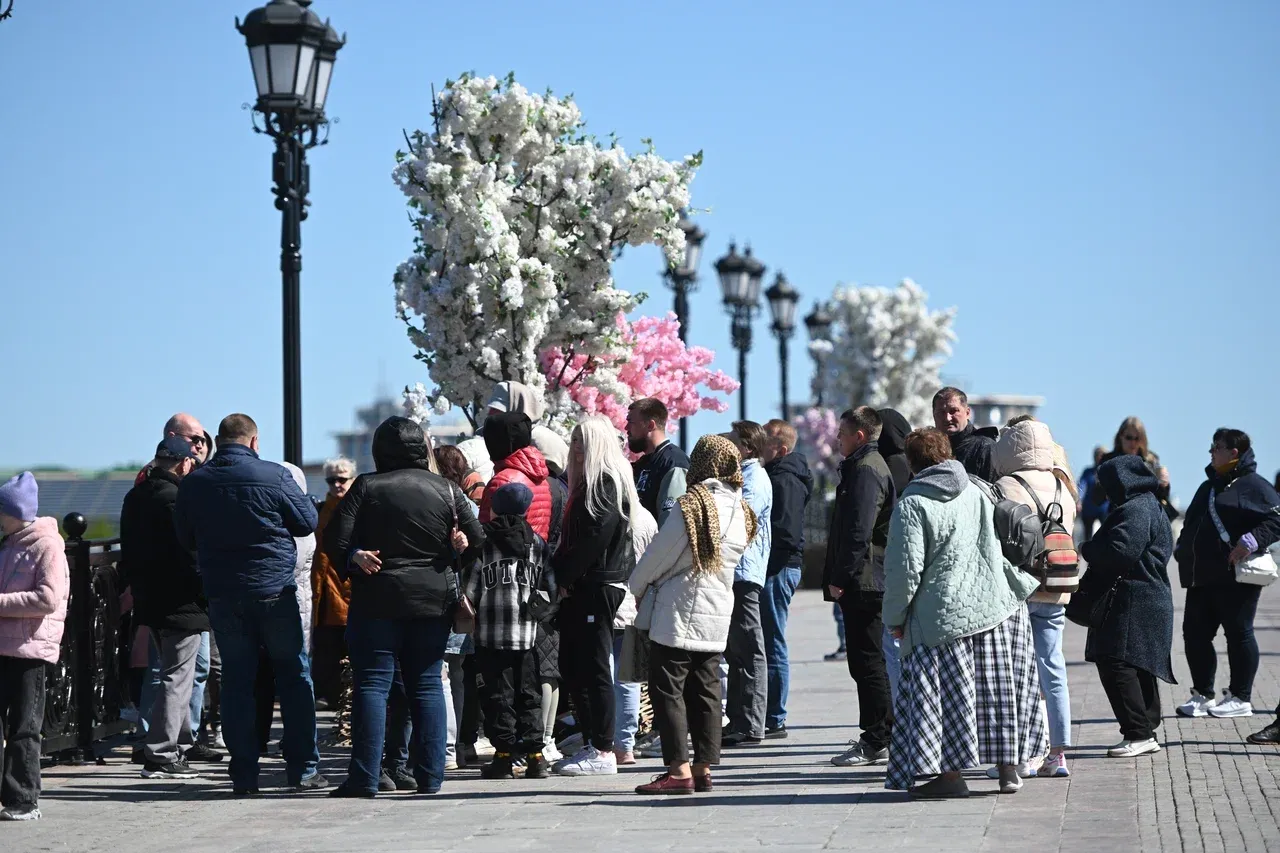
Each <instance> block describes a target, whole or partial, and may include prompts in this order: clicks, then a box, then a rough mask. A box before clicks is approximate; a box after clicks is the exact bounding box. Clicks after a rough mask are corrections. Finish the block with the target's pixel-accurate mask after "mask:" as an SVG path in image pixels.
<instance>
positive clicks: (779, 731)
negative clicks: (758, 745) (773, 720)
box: [764, 723, 788, 740]
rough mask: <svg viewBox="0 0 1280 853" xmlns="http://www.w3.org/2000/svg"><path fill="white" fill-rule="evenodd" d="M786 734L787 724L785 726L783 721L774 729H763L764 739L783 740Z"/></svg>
mask: <svg viewBox="0 0 1280 853" xmlns="http://www.w3.org/2000/svg"><path fill="white" fill-rule="evenodd" d="M787 736H788V735H787V726H786V724H785V723H783V724H782V725H780V726H778V727H777V728H776V729H765V730H764V739H765V740H784V739H786V738H787Z"/></svg>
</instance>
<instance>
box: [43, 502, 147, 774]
mask: <svg viewBox="0 0 1280 853" xmlns="http://www.w3.org/2000/svg"><path fill="white" fill-rule="evenodd" d="M62 527H63V530H65V531H66V533H67V536H68V539H67V543H66V548H67V564H68V566H69V567H70V570H71V595H70V598H69V599H68V601H67V621H66V626H65V628H64V630H63V633H62V654H61V656H60V657H59V659H58V662H57V663H56V664H49V665H48V671H47V672H46V674H45V693H46V695H45V709H44V728H43V741H42V745H41V750H42V752H43V753H44V754H45V755H49V756H53V757H54V758H56V759H57V760H60V761H75V762H78V761H91V760H93V759H94V758H95V744H96V743H97V742H98V741H101V740H103V739H105V738H109V737H112V736H113V735H117V734H121V733H122V732H125V731H127V730H128V729H129V728H130V727H131V724H130V723H129V722H127V721H125V720H122V719H120V708H121V706H122V705H123V704H124V701H125V699H126V698H127V696H128V678H127V673H128V661H129V646H130V640H131V631H130V626H129V624H128V620H122V618H121V614H120V591H121V590H120V572H119V567H118V564H119V562H120V540H119V539H106V540H102V541H98V542H94V541H92V540H88V539H85V538H83V537H84V534H85V532H86V531H87V530H88V525H87V524H86V523H85V520H84V516H82V515H80V514H79V513H71V514H70V515H68V516H67V517H66V518H64V519H63V520H62Z"/></svg>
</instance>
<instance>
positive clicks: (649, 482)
mask: <svg viewBox="0 0 1280 853" xmlns="http://www.w3.org/2000/svg"><path fill="white" fill-rule="evenodd" d="M627 448H628V449H629V450H630V451H631V452H632V453H642V454H644V455H643V456H641V457H640V459H638V460H636V461H635V462H634V463H633V464H632V466H631V471H632V474H634V475H635V478H636V491H637V492H639V494H640V505H641V506H643V507H644V508H645V509H647V510H649V513H650V514H651V515H652V516H653V517H654V518H656V519H657V520H658V526H659V527H661V526H662V523H663V522H664V521H666V520H667V515H668V514H669V513H670V512H671V508H672V507H674V506H675V504H676V498H678V497H680V496H681V495H683V494H684V493H685V472H686V471H688V470H689V457H688V456H686V455H685V452H684V451H683V450H681V449H680V448H679V447H677V446H676V445H674V444H672V443H671V441H670V439H668V438H667V407H666V406H665V405H663V403H662V401H661V400H657V399H654V398H653V397H645V398H644V399H642V400H636V401H635V402H634V403H632V404H631V406H630V408H628V409H627Z"/></svg>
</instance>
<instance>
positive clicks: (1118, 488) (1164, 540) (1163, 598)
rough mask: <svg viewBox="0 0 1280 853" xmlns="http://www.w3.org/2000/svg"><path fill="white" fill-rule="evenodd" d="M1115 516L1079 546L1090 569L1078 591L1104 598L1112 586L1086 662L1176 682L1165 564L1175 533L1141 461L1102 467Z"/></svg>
mask: <svg viewBox="0 0 1280 853" xmlns="http://www.w3.org/2000/svg"><path fill="white" fill-rule="evenodd" d="M1098 482H1099V483H1101V484H1102V488H1104V489H1106V492H1107V499H1108V500H1110V501H1111V513H1110V514H1109V515H1108V516H1107V519H1106V521H1104V522H1103V523H1102V527H1100V528H1098V532H1097V533H1095V534H1094V536H1093V539H1091V540H1090V541H1088V542H1085V543H1084V544H1083V545H1081V546H1080V554H1081V556H1083V557H1084V558H1085V560H1087V561H1088V563H1089V570H1088V571H1087V572H1085V573H1084V577H1083V578H1082V579H1081V581H1080V591H1081V592H1082V593H1084V594H1086V595H1088V596H1089V597H1090V598H1091V599H1092V600H1096V601H1100V600H1102V599H1103V598H1104V597H1105V595H1106V593H1107V590H1109V589H1112V588H1114V590H1115V594H1114V597H1113V598H1112V600H1111V605H1110V606H1109V607H1108V608H1107V609H1106V613H1105V614H1103V616H1102V618H1101V619H1100V620H1099V621H1098V623H1097V624H1095V625H1091V626H1090V627H1089V637H1088V639H1087V640H1086V641H1085V649H1084V658H1085V660H1087V661H1089V662H1090V663H1096V662H1098V661H1099V660H1102V659H1103V658H1115V659H1118V660H1121V661H1123V662H1124V663H1127V664H1129V665H1130V666H1134V667H1137V668H1138V669H1142V670H1146V671H1147V672H1149V673H1151V674H1152V675H1154V676H1155V677H1156V678H1159V679H1161V680H1163V681H1167V682H1169V683H1170V684H1177V681H1175V680H1174V677H1173V666H1172V661H1171V659H1170V651H1171V650H1172V648H1173V595H1172V593H1171V592H1170V590H1169V574H1168V571H1167V569H1166V566H1167V565H1168V563H1169V557H1170V556H1172V553H1173V530H1172V528H1171V527H1170V526H1169V517H1168V516H1167V515H1166V514H1165V512H1164V509H1163V508H1162V507H1161V505H1160V501H1159V499H1158V498H1157V497H1156V491H1157V489H1158V488H1159V487H1160V481H1159V480H1158V479H1157V478H1156V476H1155V475H1154V474H1152V473H1151V469H1150V468H1149V467H1147V464H1146V463H1145V462H1144V461H1143V460H1142V459H1140V458H1139V457H1137V456H1131V455H1125V456H1117V457H1116V458H1114V459H1112V460H1111V461H1110V462H1104V463H1103V464H1102V465H1101V466H1099V467H1098Z"/></svg>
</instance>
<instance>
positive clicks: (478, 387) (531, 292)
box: [394, 75, 702, 423]
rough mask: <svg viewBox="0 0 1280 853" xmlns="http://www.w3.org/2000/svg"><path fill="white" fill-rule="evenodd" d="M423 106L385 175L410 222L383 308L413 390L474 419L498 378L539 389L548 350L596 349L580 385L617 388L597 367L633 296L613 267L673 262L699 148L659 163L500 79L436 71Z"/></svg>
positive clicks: (620, 356)
mask: <svg viewBox="0 0 1280 853" xmlns="http://www.w3.org/2000/svg"><path fill="white" fill-rule="evenodd" d="M432 117H433V120H434V121H433V126H432V128H431V129H430V130H428V131H421V130H419V131H414V132H413V133H409V134H406V140H407V142H408V150H406V151H400V152H397V155H396V160H397V166H396V169H395V172H394V177H395V181H396V183H397V185H398V186H399V187H400V188H401V190H402V191H403V192H404V194H405V195H406V196H407V197H408V204H409V209H410V220H411V222H412V225H413V228H414V232H415V235H414V253H413V255H412V257H410V258H409V259H408V260H407V261H405V262H404V263H402V264H401V265H400V267H399V269H397V271H396V274H395V285H396V310H397V312H398V314H399V316H400V317H401V318H402V319H404V321H405V322H406V324H407V325H408V327H409V329H408V331H409V337H410V338H411V339H412V341H413V342H414V344H415V345H416V346H417V348H418V354H417V358H419V359H420V360H422V361H423V362H425V363H426V365H427V367H428V370H429V373H430V376H431V379H432V381H433V382H434V384H435V386H436V388H435V390H434V391H433V392H431V394H430V395H428V396H430V397H432V398H439V397H445V398H447V399H451V400H453V401H454V403H456V404H458V405H459V406H461V407H462V409H463V411H464V412H466V414H467V416H468V417H469V418H471V419H472V422H473V423H474V422H475V419H476V417H477V415H478V414H479V408H480V406H482V405H483V403H484V399H485V396H486V395H487V394H488V393H489V391H490V389H491V388H492V387H493V385H494V384H495V383H497V382H500V381H503V380H515V381H519V382H522V383H524V384H525V385H528V386H529V387H530V388H532V389H534V390H535V391H537V392H539V393H542V392H544V391H545V388H546V379H545V376H544V372H543V370H542V369H541V367H540V365H539V354H540V353H541V352H542V351H543V350H545V349H546V348H548V347H557V348H559V349H560V351H562V352H564V353H567V354H569V356H570V358H573V357H577V356H583V357H585V358H587V359H592V360H597V359H598V360H599V361H600V363H601V365H602V366H601V368H600V369H598V370H593V371H591V372H590V375H589V376H587V377H585V378H584V380H583V381H584V382H588V383H590V384H592V385H594V386H595V387H597V388H599V389H600V391H601V393H606V394H611V395H613V396H616V397H619V398H621V397H622V396H623V395H625V394H627V393H628V391H627V388H626V386H625V384H624V383H622V382H621V381H620V380H619V377H618V371H617V370H616V369H613V368H611V367H609V365H612V364H618V363H620V362H625V356H626V355H627V343H626V341H625V340H624V338H623V336H622V334H621V333H620V331H619V328H618V324H617V322H616V320H617V317H618V315H619V314H626V313H628V312H630V311H631V310H632V309H633V308H634V307H635V306H636V304H637V302H638V300H637V298H636V297H634V296H632V294H630V293H627V292H626V291H624V290H621V289H619V288H617V287H615V286H614V282H613V277H612V273H611V267H612V263H613V261H614V260H615V259H616V258H617V257H618V255H619V254H620V253H621V251H622V250H623V248H624V247H626V246H640V245H644V244H650V243H652V244H656V245H658V246H659V247H660V248H662V249H663V251H664V252H665V253H666V254H667V256H668V257H669V258H671V259H672V260H673V262H676V263H678V262H679V260H680V259H682V258H683V256H684V232H683V231H681V230H680V228H679V225H678V222H679V218H680V211H681V210H682V209H683V208H685V207H687V206H688V204H689V182H690V181H691V180H692V179H693V176H694V172H695V171H696V169H697V168H698V166H699V165H701V162H702V155H701V153H698V154H694V155H691V156H689V157H686V158H684V159H683V160H679V161H668V160H664V159H663V158H661V157H659V156H658V155H657V154H656V153H655V152H654V150H653V146H652V144H651V143H650V142H649V141H648V140H643V142H644V143H645V144H646V146H647V150H645V151H644V152H642V153H639V154H628V153H627V152H626V151H625V150H624V149H623V148H622V146H621V145H619V144H618V142H617V140H616V139H612V140H610V142H609V144H601V143H600V142H599V141H597V140H596V139H595V138H594V137H592V136H590V135H588V134H587V133H586V132H585V126H584V123H583V120H582V114H581V113H580V112H579V110H578V107H577V105H576V104H575V103H574V102H573V100H572V98H557V97H554V96H553V95H552V94H551V93H550V92H549V91H548V92H547V93H546V94H545V95H535V94H531V93H530V92H528V91H527V90H526V89H525V88H524V87H523V86H521V85H520V84H518V83H516V82H515V79H514V76H512V75H508V77H507V78H506V79H505V80H501V81H500V80H497V79H496V78H493V77H486V78H481V77H474V76H471V75H464V76H463V77H462V78H461V79H459V80H457V81H449V82H447V83H446V85H445V88H444V90H443V91H441V92H440V93H439V94H438V95H435V99H434V106H433V116H432ZM424 402H425V400H424V399H423V398H422V395H421V394H420V393H419V398H418V399H417V400H412V401H410V405H417V406H419V407H421V406H422V404H423V403H424ZM435 408H436V409H437V411H438V410H439V408H441V407H440V406H438V405H436V406H435Z"/></svg>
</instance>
